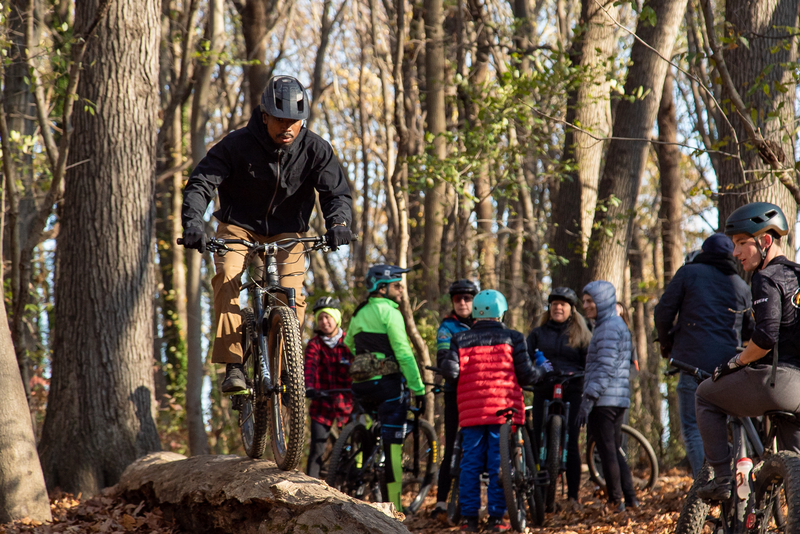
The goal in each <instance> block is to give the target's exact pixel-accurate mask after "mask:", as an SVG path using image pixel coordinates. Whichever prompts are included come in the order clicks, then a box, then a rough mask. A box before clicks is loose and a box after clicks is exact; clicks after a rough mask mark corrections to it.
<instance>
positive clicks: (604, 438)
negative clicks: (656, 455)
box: [578, 280, 639, 512]
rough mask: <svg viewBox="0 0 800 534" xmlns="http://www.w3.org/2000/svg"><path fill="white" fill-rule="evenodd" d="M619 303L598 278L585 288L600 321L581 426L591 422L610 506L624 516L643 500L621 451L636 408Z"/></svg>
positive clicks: (586, 304)
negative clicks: (625, 423)
mask: <svg viewBox="0 0 800 534" xmlns="http://www.w3.org/2000/svg"><path fill="white" fill-rule="evenodd" d="M616 303H617V297H616V289H614V286H613V285H612V284H611V282H607V281H605V280H596V281H594V282H589V283H588V284H586V287H584V288H583V311H584V312H585V313H586V317H587V318H589V319H594V320H595V323H594V331H593V332H592V341H591V342H590V343H589V349H588V352H587V354H586V374H585V376H584V383H583V400H582V401H581V406H580V410H579V411H578V424H579V425H580V426H584V425H586V424H587V423H588V432H589V433H591V434H592V436H594V438H595V443H596V445H597V452H598V454H599V455H600V461H601V463H602V465H603V473H604V474H605V478H606V488H607V493H608V506H609V508H610V509H611V510H612V511H616V512H623V511H624V510H625V509H626V507H627V508H634V509H635V508H638V507H639V500H638V499H637V498H636V489H635V488H634V486H633V478H632V476H631V471H630V468H629V467H628V464H627V462H626V461H625V458H624V457H623V456H622V454H620V452H619V446H620V444H621V443H622V420H623V418H624V416H625V410H626V409H627V408H628V407H630V405H631V400H630V386H629V384H628V379H629V376H630V367H631V334H630V331H629V330H628V326H627V325H626V324H625V321H623V320H622V317H620V316H619V315H617V306H616ZM623 497H624V500H623Z"/></svg>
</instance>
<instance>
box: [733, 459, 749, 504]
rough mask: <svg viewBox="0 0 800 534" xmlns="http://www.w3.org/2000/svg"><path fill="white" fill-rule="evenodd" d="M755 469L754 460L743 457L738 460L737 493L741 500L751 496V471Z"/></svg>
mask: <svg viewBox="0 0 800 534" xmlns="http://www.w3.org/2000/svg"><path fill="white" fill-rule="evenodd" d="M752 470H753V460H751V459H750V458H742V459H740V460H739V461H738V462H736V494H737V495H739V498H740V499H741V500H743V501H744V500H747V497H749V496H750V471H752Z"/></svg>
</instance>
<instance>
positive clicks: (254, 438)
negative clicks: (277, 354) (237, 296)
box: [239, 308, 269, 458]
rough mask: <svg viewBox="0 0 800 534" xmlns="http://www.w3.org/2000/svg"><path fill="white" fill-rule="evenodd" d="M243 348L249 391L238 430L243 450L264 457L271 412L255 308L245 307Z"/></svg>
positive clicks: (242, 406) (243, 402)
mask: <svg viewBox="0 0 800 534" xmlns="http://www.w3.org/2000/svg"><path fill="white" fill-rule="evenodd" d="M240 313H241V316H242V351H243V354H244V370H245V379H246V381H247V388H248V391H249V392H248V393H247V395H243V397H244V398H243V399H242V401H241V403H242V404H241V409H240V410H239V432H240V434H241V436H242V445H243V446H244V451H245V454H247V456H249V457H250V458H261V457H262V456H263V455H264V450H265V449H266V446H267V427H268V426H269V411H268V409H267V399H266V395H265V394H264V392H263V391H262V388H261V358H262V355H261V350H260V349H259V347H260V345H259V343H258V333H257V330H256V317H255V313H253V309H252V308H243V309H242V310H241V312H240Z"/></svg>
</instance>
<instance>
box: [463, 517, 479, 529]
mask: <svg viewBox="0 0 800 534" xmlns="http://www.w3.org/2000/svg"><path fill="white" fill-rule="evenodd" d="M461 532H480V528H479V527H478V518H477V517H465V518H464V520H463V521H462V522H461Z"/></svg>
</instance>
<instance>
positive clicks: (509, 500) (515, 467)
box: [500, 423, 527, 532]
mask: <svg viewBox="0 0 800 534" xmlns="http://www.w3.org/2000/svg"><path fill="white" fill-rule="evenodd" d="M515 441H516V440H515V438H514V434H513V432H512V429H511V424H510V423H504V424H503V425H502V426H501V427H500V484H501V485H502V486H503V493H504V494H505V497H506V507H508V518H509V521H510V522H511V526H512V527H513V528H514V530H516V531H517V532H525V527H526V525H527V512H526V510H525V495H524V494H522V493H521V492H519V491H518V488H517V480H518V479H520V478H521V477H522V476H523V473H521V472H520V467H521V463H522V462H521V461H520V458H521V456H522V454H523V451H521V450H520V449H519V448H518V447H517V446H516V442H515Z"/></svg>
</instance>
